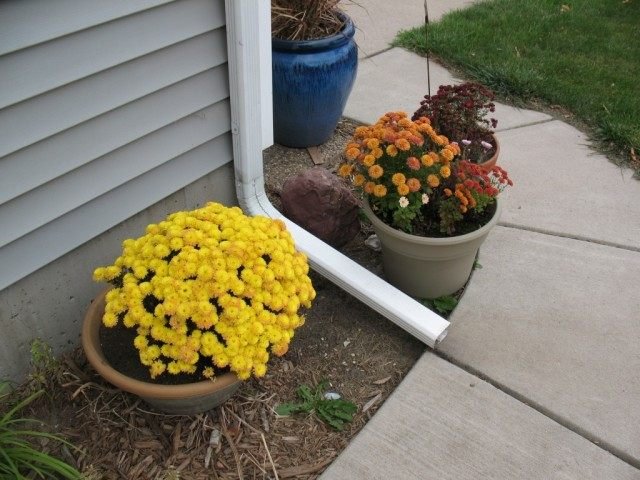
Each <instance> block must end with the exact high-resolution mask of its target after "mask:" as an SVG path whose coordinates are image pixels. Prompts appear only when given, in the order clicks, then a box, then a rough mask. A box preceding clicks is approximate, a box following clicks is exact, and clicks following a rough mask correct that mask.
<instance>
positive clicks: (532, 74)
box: [394, 0, 640, 173]
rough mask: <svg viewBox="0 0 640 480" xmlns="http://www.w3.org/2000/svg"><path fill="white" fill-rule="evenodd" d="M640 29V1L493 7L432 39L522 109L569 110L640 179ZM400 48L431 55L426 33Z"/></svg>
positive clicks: (418, 32)
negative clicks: (541, 106) (534, 105)
mask: <svg viewBox="0 0 640 480" xmlns="http://www.w3.org/2000/svg"><path fill="white" fill-rule="evenodd" d="M563 5H564V6H565V8H563ZM566 7H569V8H568V9H567V8H566ZM639 28H640V0H626V1H624V0H579V1H570V0H526V1H524V0H520V1H518V0H490V1H486V2H483V3H479V4H477V5H475V6H473V7H471V8H468V9H465V10H461V11H456V12H452V13H451V14H449V15H447V16H445V17H444V18H443V19H442V20H441V21H440V22H438V23H434V24H432V25H430V26H429V32H428V33H429V48H430V51H431V52H432V53H433V54H435V55H436V56H437V57H438V58H439V59H442V60H443V61H444V63H446V64H449V65H452V66H454V67H458V68H459V69H461V70H462V71H463V73H465V74H466V75H467V76H469V77H471V78H473V79H475V80H478V81H480V82H481V83H484V84H485V85H487V86H488V87H490V88H491V89H493V90H494V91H495V92H496V93H497V94H498V95H499V96H501V97H503V98H506V99H507V100H510V101H513V102H515V103H517V104H520V105H531V104H532V102H540V101H541V102H542V103H544V104H546V105H549V106H552V105H553V106H555V105H557V106H561V107H563V108H565V109H568V110H569V111H570V112H572V113H573V114H574V115H575V117H576V118H577V119H578V120H579V121H580V122H581V123H584V124H586V125H587V126H588V127H589V128H590V129H591V130H592V131H591V134H592V136H593V138H594V139H595V140H598V141H599V142H601V143H600V145H601V146H602V147H603V148H605V149H607V150H609V151H611V152H612V153H616V154H619V155H620V156H621V157H622V158H625V159H626V160H627V161H628V162H629V165H630V166H631V167H632V168H634V169H635V170H636V173H638V172H640V163H638V161H637V160H635V158H634V156H633V154H632V150H631V149H632V148H633V149H634V150H635V152H636V154H637V155H638V157H640V41H638V38H639V37H638V32H639ZM394 45H396V46H402V47H405V48H408V49H410V50H414V51H416V52H418V53H422V54H424V53H425V52H426V47H425V32H424V27H422V28H416V29H414V30H410V31H404V32H400V33H399V34H398V36H397V37H396V39H395V41H394ZM436 87H437V86H436ZM432 89H434V87H433V86H432ZM425 93H426V92H425Z"/></svg>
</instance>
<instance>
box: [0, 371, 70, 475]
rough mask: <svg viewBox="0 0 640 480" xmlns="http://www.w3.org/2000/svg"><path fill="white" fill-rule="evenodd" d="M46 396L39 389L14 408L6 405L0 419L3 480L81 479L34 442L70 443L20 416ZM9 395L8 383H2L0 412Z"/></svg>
mask: <svg viewBox="0 0 640 480" xmlns="http://www.w3.org/2000/svg"><path fill="white" fill-rule="evenodd" d="M43 393H44V390H40V391H38V392H35V393H33V394H31V395H29V396H28V397H27V398H25V399H24V400H22V401H20V402H18V403H17V404H16V405H14V406H13V407H8V406H7V408H8V410H7V411H6V413H4V414H3V415H2V416H1V417H0V478H2V479H4V478H12V479H16V480H22V479H27V478H29V479H31V478H43V479H44V478H65V479H80V478H81V475H80V472H78V471H77V470H76V469H75V468H73V467H72V466H71V465H69V464H67V463H65V462H63V461H62V460H60V459H58V458H55V457H53V456H51V455H49V454H47V453H44V452H42V451H40V449H39V448H37V447H36V446H34V445H33V443H32V442H33V441H34V440H35V439H46V440H50V441H54V442H59V443H61V444H63V445H66V446H69V447H73V445H72V444H71V443H69V442H67V441H66V440H65V439H63V438H61V437H59V436H57V435H53V434H50V433H47V432H42V431H39V430H37V429H36V428H33V427H35V426H36V425H37V424H38V423H39V422H38V421H37V420H34V419H29V418H21V417H19V413H20V411H21V410H22V409H23V408H25V407H26V406H27V405H29V404H30V403H31V402H33V401H34V400H35V399H36V398H38V397H39V396H41V395H42V394H43ZM9 396H10V389H9V384H8V383H7V382H0V411H4V410H5V406H6V405H7V403H8V401H9ZM73 448H75V447H73Z"/></svg>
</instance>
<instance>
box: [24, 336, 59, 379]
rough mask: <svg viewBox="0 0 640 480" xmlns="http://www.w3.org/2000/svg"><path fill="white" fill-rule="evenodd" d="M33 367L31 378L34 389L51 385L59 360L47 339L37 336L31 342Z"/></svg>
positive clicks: (30, 373)
mask: <svg viewBox="0 0 640 480" xmlns="http://www.w3.org/2000/svg"><path fill="white" fill-rule="evenodd" d="M30 351H31V369H30V372H29V380H30V383H31V386H32V388H33V390H32V391H34V390H39V389H41V388H45V389H46V387H47V386H48V385H49V383H50V381H51V379H52V378H54V377H55V372H56V371H57V369H58V366H59V363H58V360H57V359H56V358H55V356H54V355H53V349H52V348H51V346H50V345H48V344H47V343H46V342H45V341H43V340H41V339H39V338H36V339H35V340H33V341H32V342H31V347H30Z"/></svg>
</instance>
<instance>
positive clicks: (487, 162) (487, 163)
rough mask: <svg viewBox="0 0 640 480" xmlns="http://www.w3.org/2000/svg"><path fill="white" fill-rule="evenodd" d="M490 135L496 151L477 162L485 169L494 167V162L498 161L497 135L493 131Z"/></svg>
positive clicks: (498, 144)
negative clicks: (482, 160)
mask: <svg viewBox="0 0 640 480" xmlns="http://www.w3.org/2000/svg"><path fill="white" fill-rule="evenodd" d="M491 136H492V137H493V143H494V145H495V147H496V151H495V152H494V153H493V155H491V158H489V159H487V160H485V161H484V162H482V163H479V164H478V165H480V166H481V167H482V168H484V169H485V170H490V169H491V168H492V167H494V166H495V164H496V163H498V155H500V142H499V141H498V137H497V136H496V134H495V133H492V134H491Z"/></svg>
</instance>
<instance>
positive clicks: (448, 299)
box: [423, 295, 458, 315]
mask: <svg viewBox="0 0 640 480" xmlns="http://www.w3.org/2000/svg"><path fill="white" fill-rule="evenodd" d="M423 303H424V305H425V306H426V307H428V308H429V309H431V310H437V311H438V312H440V313H442V314H445V315H446V314H449V313H451V312H452V311H453V309H454V308H456V306H457V305H458V299H457V298H455V297H452V296H451V295H443V296H442V297H438V298H434V299H424V300H423Z"/></svg>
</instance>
